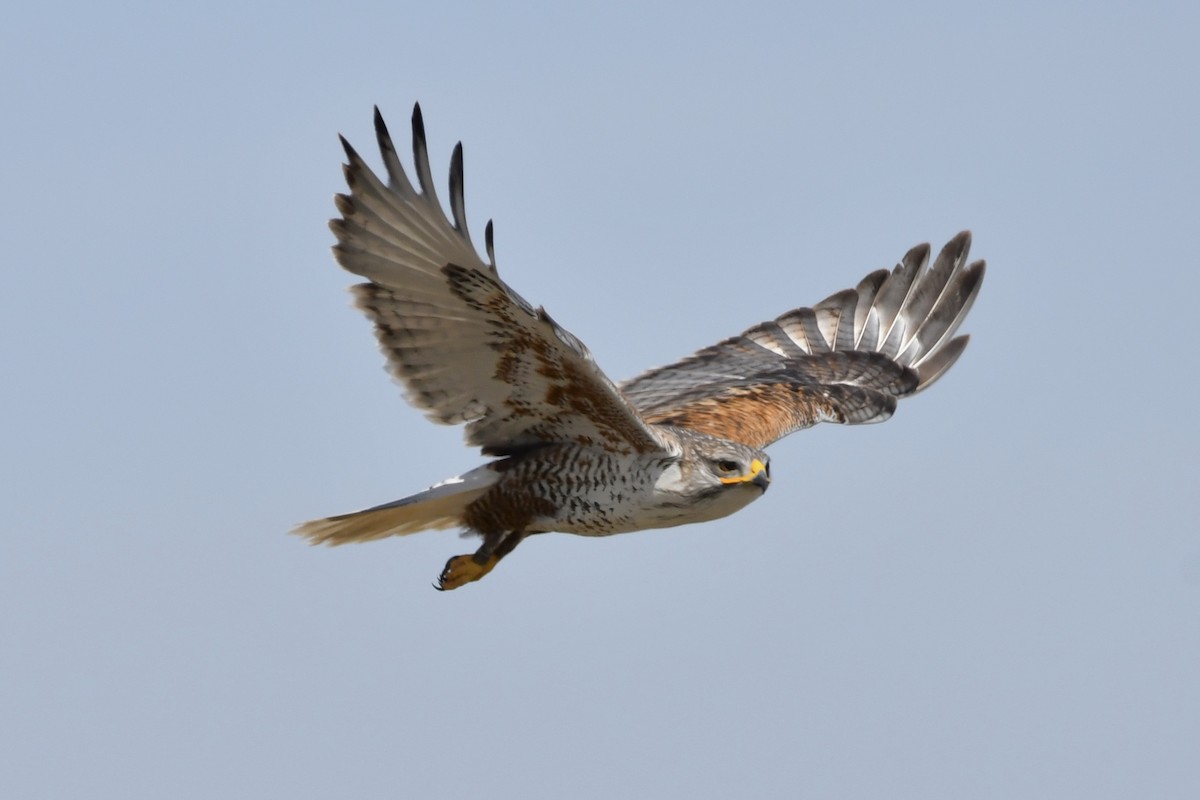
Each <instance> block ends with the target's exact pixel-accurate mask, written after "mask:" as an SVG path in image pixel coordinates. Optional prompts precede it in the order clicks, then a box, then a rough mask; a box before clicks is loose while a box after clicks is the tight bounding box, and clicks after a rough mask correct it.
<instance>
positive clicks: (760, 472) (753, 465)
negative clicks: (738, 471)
mask: <svg viewBox="0 0 1200 800" xmlns="http://www.w3.org/2000/svg"><path fill="white" fill-rule="evenodd" d="M720 481H721V483H725V484H731V483H750V482H751V481H754V482H755V483H758V484H759V485H760V486H762V487H763V488H764V489H765V488H766V485H767V484H768V483H770V481H771V479H770V478H769V477H768V476H767V465H766V464H764V463H763V462H762V461H761V460H760V459H757V458H756V459H754V460H753V461H751V462H750V471H749V472H747V473H746V474H745V475H738V476H737V477H735V478H720Z"/></svg>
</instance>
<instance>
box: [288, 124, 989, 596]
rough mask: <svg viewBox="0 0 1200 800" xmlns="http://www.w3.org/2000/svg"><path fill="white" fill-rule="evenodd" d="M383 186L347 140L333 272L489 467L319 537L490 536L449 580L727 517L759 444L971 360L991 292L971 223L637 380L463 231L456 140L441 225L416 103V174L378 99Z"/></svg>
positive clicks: (382, 341)
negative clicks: (935, 248)
mask: <svg viewBox="0 0 1200 800" xmlns="http://www.w3.org/2000/svg"><path fill="white" fill-rule="evenodd" d="M375 133H376V138H377V139H378V141H379V150H380V153H381V154H382V157H383V164H384V167H385V168H386V171H387V181H386V183H385V182H384V181H383V180H381V179H380V178H379V177H378V176H377V175H376V174H375V173H374V172H373V171H372V170H371V169H370V167H368V166H367V165H366V163H365V162H364V161H363V159H362V157H361V156H359V154H358V153H357V152H356V151H355V150H354V148H353V147H351V146H350V144H349V142H347V141H346V140H345V138H342V146H343V147H344V148H345V151H346V157H347V161H348V163H347V164H346V165H344V171H345V176H346V183H347V184H348V185H349V193H348V194H339V195H337V196H336V205H337V209H338V211H339V212H340V213H341V217H340V218H337V219H334V220H332V221H331V222H330V227H331V229H332V230H333V233H334V235H335V236H336V237H337V244H336V245H335V246H334V248H333V251H334V255H335V257H336V258H337V261H338V263H339V264H341V265H342V267H344V268H345V269H346V270H348V271H350V272H352V273H354V274H355V275H359V276H362V277H363V278H365V279H366V282H365V283H360V284H358V285H357V286H355V287H353V289H352V291H353V293H354V296H355V299H356V304H357V305H358V307H359V308H360V309H362V310H363V312H365V313H366V315H367V316H368V317H370V318H371V320H372V321H373V322H374V324H375V335H376V337H377V338H378V340H379V346H380V349H381V350H382V351H383V354H384V356H385V358H386V359H387V365H388V370H389V371H390V372H391V374H392V375H393V376H394V377H395V378H396V379H397V380H398V381H399V383H400V384H401V385H402V386H403V387H404V389H405V395H406V397H407V399H408V401H409V402H410V403H411V404H412V405H414V406H416V407H417V408H419V409H421V410H422V411H424V412H425V414H426V416H428V417H429V419H431V420H433V421H434V422H438V423H442V424H447V425H460V424H461V425H465V438H466V441H467V443H468V444H470V445H474V446H477V447H479V448H480V449H481V450H482V452H483V454H484V455H485V456H490V457H492V460H491V461H489V462H487V463H486V464H483V465H482V466H480V467H477V468H476V469H473V470H471V471H469V472H467V473H465V474H463V475H459V476H456V477H453V478H449V479H448V480H444V481H442V482H440V483H436V484H434V485H433V486H431V487H429V488H428V489H426V490H425V491H423V492H418V493H417V494H415V495H412V496H411V497H406V498H404V499H401V500H395V501H393V502H390V503H384V504H383V505H379V506H375V507H373V508H368V509H365V510H363V511H356V512H354V513H351V514H343V515H341V516H336V517H329V518H327V519H320V520H314V521H312V522H307V523H305V524H303V525H300V526H299V527H298V528H296V530H295V532H296V533H298V534H300V535H301V536H304V537H306V538H307V539H308V540H309V541H311V542H313V543H325V544H344V543H346V542H364V541H370V540H373V539H381V538H383V537H386V536H402V535H406V534H410V533H416V532H417V531H423V530H431V529H444V528H462V529H463V530H464V531H465V532H466V533H468V534H474V535H476V536H478V537H480V538H481V539H482V543H481V544H480V546H479V548H478V549H477V550H476V551H475V552H474V553H470V554H465V555H457V556H454V557H453V558H451V559H450V560H449V561H448V562H447V563H446V566H445V568H444V569H443V570H442V572H441V574H440V575H439V577H438V580H437V583H436V584H435V587H436V588H438V589H442V590H446V589H457V588H458V587H460V586H462V585H464V584H466V583H470V582H471V581H476V580H479V579H480V578H482V577H483V576H485V575H487V574H488V573H489V572H491V570H492V568H493V567H495V566H496V564H497V563H498V562H499V561H500V560H501V559H503V558H504V557H505V556H507V555H508V554H509V553H511V552H512V551H513V549H514V548H515V547H516V546H517V545H518V544H520V543H521V541H522V540H523V539H525V537H527V536H529V535H531V534H535V533H548V532H551V531H558V532H563V533H574V534H578V535H581V536H608V535H611V534H615V533H629V532H632V531H640V530H645V529H648V528H666V527H672V526H675V525H686V524H689V523H693V522H705V521H707V520H712V519H718V518H720V517H724V516H726V515H728V514H732V513H733V512H735V511H737V510H739V509H741V508H742V507H743V506H745V505H746V504H748V503H750V502H751V501H753V500H757V499H758V498H759V497H761V496H762V494H763V493H764V492H765V491H766V490H767V487H768V486H769V485H770V482H771V469H770V463H771V462H770V458H769V457H768V455H767V454H766V452H764V448H766V447H767V446H768V445H770V444H771V443H772V442H774V441H776V440H778V439H780V438H782V437H784V436H786V435H787V434H789V433H791V432H793V431H797V430H800V429H802V428H807V427H810V426H812V425H815V424H816V423H818V422H839V423H844V424H852V425H853V424H859V423H867V422H881V421H883V420H885V419H887V418H889V417H890V416H891V415H892V412H893V411H895V408H896V402H897V400H898V399H899V398H901V397H907V396H908V395H911V394H915V393H917V392H919V391H921V390H922V389H924V388H926V387H927V386H929V385H930V384H932V383H933V382H934V381H936V380H937V379H938V378H940V377H941V376H942V375H943V374H944V373H945V372H946V370H948V369H949V368H950V367H951V365H953V364H954V362H955V361H956V360H957V359H958V357H959V356H960V355H962V352H963V349H964V348H965V347H966V345H967V337H966V336H955V335H954V334H955V332H956V331H957V329H958V327H959V325H960V324H961V323H962V321H963V318H964V317H965V316H966V314H967V311H968V310H969V309H970V307H971V304H972V303H973V302H974V300H975V297H976V295H977V294H978V293H979V288H980V286H981V285H982V281H983V273H984V262H982V261H976V262H974V263H971V264H968V262H967V253H968V250H969V248H970V243H971V235H970V233H969V232H966V231H964V232H962V233H960V234H958V235H957V236H955V237H954V238H953V239H951V240H950V242H949V243H948V244H947V245H946V246H945V247H944V248H942V250H941V252H940V253H939V254H938V256H937V258H936V259H934V260H933V262H932V264H930V249H929V246H928V245H924V244H923V245H918V246H917V247H914V248H912V249H911V250H909V251H908V253H907V254H906V255H905V256H904V258H903V259H902V260H901V262H900V263H899V264H898V265H897V266H896V267H895V268H894V269H892V270H885V269H881V270H877V271H875V272H872V273H870V274H869V275H867V276H866V277H864V278H863V279H862V280H861V281H859V282H858V285H857V286H855V288H853V289H845V290H843V291H840V292H837V293H835V294H832V295H830V296H829V297H827V298H825V299H824V300H822V301H821V302H819V303H817V304H816V305H813V306H811V307H802V308H796V309H793V310H791V311H788V312H787V313H785V314H783V315H782V316H779V317H776V318H775V319H773V320H770V321H767V322H762V323H760V324H758V325H755V326H753V327H751V328H749V329H748V330H746V331H745V332H743V333H741V334H739V335H737V336H734V337H732V338H729V339H725V340H724V341H721V342H718V343H717V344H714V345H712V346H711V347H707V348H705V349H703V350H700V351H699V352H697V353H695V354H693V355H691V356H688V357H687V358H685V359H683V360H682V361H678V362H676V363H674V364H669V365H667V366H664V367H658V368H657V369H652V370H650V371H648V372H645V373H643V374H641V375H639V376H637V377H635V378H633V379H631V380H628V381H625V382H624V383H619V384H618V383H614V382H613V381H612V380H610V379H609V377H608V376H607V375H605V374H604V372H603V371H602V370H601V369H600V368H599V367H598V366H597V365H596V362H595V361H594V360H593V358H592V355H591V353H590V352H589V351H588V349H587V348H586V347H584V345H583V343H582V342H580V341H579V340H578V339H576V338H575V337H574V336H573V335H571V333H570V332H568V331H567V330H566V329H565V328H563V327H561V326H560V325H559V324H558V323H557V322H555V321H554V320H553V319H552V318H551V317H550V315H549V314H547V313H546V312H545V310H543V309H542V308H540V307H537V308H535V307H534V306H533V305H531V304H530V303H528V302H526V301H525V299H524V298H522V297H521V295H519V294H517V292H516V291H514V290H513V289H512V288H511V287H509V286H508V284H506V283H505V282H504V281H503V280H501V279H500V275H499V274H498V273H497V271H496V259H495V254H494V250H493V238H492V223H491V222H490V221H489V222H488V223H487V227H486V230H485V234H484V249H485V251H486V253H487V261H484V260H483V259H482V258H481V257H480V255H479V253H478V251H477V250H476V248H475V246H474V244H473V243H472V241H471V236H470V233H469V231H468V230H467V222H466V211H465V206H464V201H463V160H462V144H461V143H459V144H458V145H457V146H456V147H455V148H454V154H453V156H452V158H451V161H450V186H449V206H450V216H449V217H447V216H446V213H445V211H444V210H443V208H442V205H441V203H440V201H439V200H438V197H437V193H436V191H435V189H434V182H433V175H432V172H431V170H430V167H429V154H428V152H427V148H426V142H425V126H424V122H423V120H422V116H421V108H420V106H419V105H418V106H415V107H414V108H413V115H412V140H413V142H412V149H413V166H414V171H415V176H416V185H415V186H414V184H413V182H412V181H411V180H410V179H409V177H408V173H407V172H406V171H405V169H404V167H403V166H402V165H401V162H400V158H399V156H398V155H397V153H396V148H395V146H394V145H393V144H392V137H391V135H390V134H389V133H388V129H387V126H386V125H385V124H384V122H383V118H382V116H381V115H380V113H379V109H378V108H376V109H375Z"/></svg>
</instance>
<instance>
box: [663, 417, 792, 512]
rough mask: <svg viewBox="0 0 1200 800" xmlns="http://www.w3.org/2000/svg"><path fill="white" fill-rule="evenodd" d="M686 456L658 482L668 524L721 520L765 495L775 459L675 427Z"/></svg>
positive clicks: (668, 467) (681, 457)
mask: <svg viewBox="0 0 1200 800" xmlns="http://www.w3.org/2000/svg"><path fill="white" fill-rule="evenodd" d="M675 432H676V433H678V434H680V436H679V444H680V445H681V451H682V452H681V454H680V456H679V457H678V459H675V460H672V462H671V463H670V464H668V465H667V468H666V469H665V470H663V472H662V475H661V476H660V477H659V479H658V481H657V482H656V483H655V486H654V489H655V495H656V499H657V500H658V501H659V502H660V504H661V511H662V512H664V513H663V515H662V516H664V517H665V518H666V519H665V520H664V523H663V524H667V525H684V524H687V523H691V522H703V521H705V520H710V519H719V518H720V517H724V516H726V515H728V514H732V513H733V512H734V511H737V510H738V509H740V508H742V507H743V506H745V505H746V504H748V503H749V502H751V501H752V500H757V499H758V498H759V497H762V495H763V492H765V491H766V490H767V486H769V485H770V483H771V459H770V457H769V456H768V455H767V454H766V453H764V452H763V451H761V450H757V449H755V448H753V447H749V446H748V445H744V444H741V443H740V442H731V441H729V440H727V439H717V438H715V437H712V436H707V435H705V434H702V433H697V432H696V431H689V430H685V429H675Z"/></svg>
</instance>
